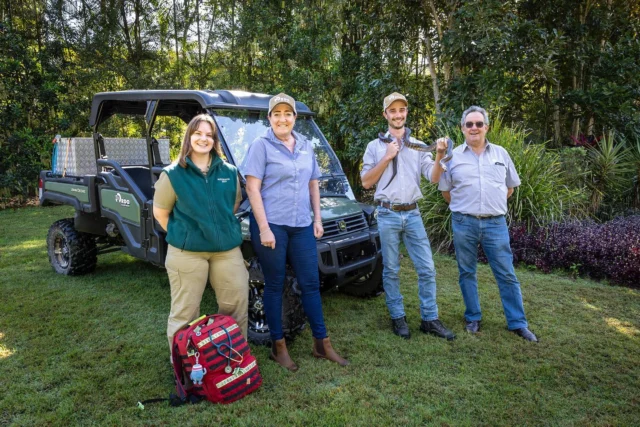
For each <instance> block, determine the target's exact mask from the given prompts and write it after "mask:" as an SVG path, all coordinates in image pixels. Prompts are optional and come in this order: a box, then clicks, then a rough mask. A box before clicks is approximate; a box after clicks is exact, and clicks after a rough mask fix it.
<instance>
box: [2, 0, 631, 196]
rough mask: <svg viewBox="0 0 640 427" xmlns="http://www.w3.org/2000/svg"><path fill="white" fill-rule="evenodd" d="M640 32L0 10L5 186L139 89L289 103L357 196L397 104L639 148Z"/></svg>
mask: <svg viewBox="0 0 640 427" xmlns="http://www.w3.org/2000/svg"><path fill="white" fill-rule="evenodd" d="M639 28H640V3H638V2H628V1H624V0H602V1H596V0H553V1H552V0H506V1H504V0H487V1H483V2H482V3H478V2H476V1H471V0H407V1H404V2H388V1H381V0H335V1H326V0H306V1H302V0H291V1H286V2H285V1H282V0H279V1H276V0H261V1H255V0H244V1H241V0H231V1H219V0H171V1H161V0H148V1H142V0H32V1H29V2H25V1H19V0H2V1H1V2H0V187H4V192H5V193H7V192H8V193H26V192H28V191H30V188H31V189H32V188H33V187H34V186H35V176H33V177H32V178H29V177H30V176H31V174H32V173H33V170H37V169H38V168H39V167H40V166H41V164H42V163H44V165H45V166H46V162H47V153H48V150H50V146H48V145H47V144H48V141H49V140H50V139H51V137H52V136H53V135H54V134H56V133H63V134H65V135H80V134H83V133H86V132H88V131H89V129H88V120H87V115H88V113H89V106H90V101H91V97H92V95H93V94H94V93H95V92H100V91H110V90H121V89H133V88H136V89H145V88H149V89H151V88H201V89H204V88H208V89H217V88H229V89H244V90H248V91H254V92H266V93H277V92H279V91H286V92H288V93H291V94H292V95H293V96H295V97H296V98H299V99H300V100H302V101H304V102H305V103H307V104H308V105H309V106H310V107H311V108H312V109H313V110H315V111H317V112H318V113H319V120H320V123H321V125H322V127H323V130H324V132H325V134H326V135H327V136H328V138H329V140H330V142H331V143H332V145H333V147H334V148H335V149H336V151H337V152H338V155H339V156H340V157H341V159H342V161H343V166H344V168H345V170H346V172H347V174H348V175H349V176H350V178H351V182H352V183H353V184H357V183H358V180H357V179H356V176H357V175H358V169H359V162H360V158H361V155H362V152H363V150H364V146H365V144H366V143H367V142H368V141H369V140H370V139H372V138H373V137H374V135H375V134H376V133H377V132H378V131H379V130H381V129H382V127H383V126H384V121H383V119H382V115H381V113H382V111H381V108H382V107H381V100H382V98H383V96H384V95H386V94H388V93H389V92H391V91H400V92H402V93H405V94H407V96H408V98H409V102H410V106H411V114H410V124H409V125H410V126H411V127H412V128H414V130H415V131H416V133H417V134H418V135H419V136H420V137H423V138H430V137H432V136H433V135H434V134H435V133H436V126H435V125H436V123H437V120H442V121H443V122H444V123H449V124H452V123H455V122H456V121H457V119H458V117H459V115H460V113H461V111H462V110H463V109H464V108H465V107H466V106H469V105H471V104H481V105H483V106H485V107H486V108H488V109H490V110H492V111H493V112H494V113H496V112H499V114H500V115H501V116H502V118H503V120H504V121H505V122H506V123H517V124H522V125H524V126H525V127H526V128H527V129H530V130H531V137H532V138H533V139H534V140H537V141H538V142H547V143H549V144H551V145H552V146H562V145H566V144H570V143H571V142H572V140H579V139H580V138H587V137H589V136H599V135H602V134H603V133H605V132H606V131H609V130H612V129H615V130H617V132H619V133H622V134H624V135H626V136H628V137H638V135H640V115H639V113H638V108H639V106H640V105H639V102H640V101H639V100H640V41H639V39H638V30H639ZM34 163H36V164H35V166H34ZM30 179H31V180H30Z"/></svg>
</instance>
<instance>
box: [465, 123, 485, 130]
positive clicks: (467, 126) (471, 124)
mask: <svg viewBox="0 0 640 427" xmlns="http://www.w3.org/2000/svg"><path fill="white" fill-rule="evenodd" d="M464 125H465V127H466V128H467V129H471V128H472V127H473V125H476V127H477V128H478V129H480V128H481V127H483V126H484V122H466V123H465V124H464Z"/></svg>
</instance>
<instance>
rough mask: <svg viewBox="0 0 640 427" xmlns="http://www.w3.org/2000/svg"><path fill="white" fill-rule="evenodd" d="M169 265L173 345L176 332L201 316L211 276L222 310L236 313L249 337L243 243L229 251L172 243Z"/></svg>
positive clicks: (246, 279)
mask: <svg viewBox="0 0 640 427" xmlns="http://www.w3.org/2000/svg"><path fill="white" fill-rule="evenodd" d="M165 267H166V269H167V273H168V275H169V283H170V285H171V312H170V313H169V321H168V322H167V339H168V340H169V348H171V347H172V344H173V335H174V334H175V333H176V332H177V331H178V330H179V329H181V328H182V327H183V326H185V325H186V324H188V323H189V322H191V321H192V320H194V319H197V318H198V317H199V316H200V302H201V301H202V294H203V293H204V289H205V287H206V286H207V278H209V282H211V286H212V287H213V290H214V292H215V294H216V300H217V301H218V313H219V314H226V315H228V316H231V317H233V318H234V320H235V321H236V322H237V323H238V326H240V329H241V330H242V334H243V335H244V336H245V338H247V311H248V308H249V272H248V271H247V268H246V266H245V263H244V259H243V258H242V252H241V251H240V247H237V248H234V249H231V250H230V251H226V252H190V251H182V250H180V249H177V248H175V247H173V246H171V245H169V247H168V249H167V258H166V261H165Z"/></svg>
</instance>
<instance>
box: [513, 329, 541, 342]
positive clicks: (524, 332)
mask: <svg viewBox="0 0 640 427" xmlns="http://www.w3.org/2000/svg"><path fill="white" fill-rule="evenodd" d="M511 332H513V333H514V334H516V335H518V336H520V337H522V338H524V339H525V340H527V341H531V342H538V337H536V334H534V333H533V332H531V331H530V330H529V329H528V328H520V329H514V330H512V331H511Z"/></svg>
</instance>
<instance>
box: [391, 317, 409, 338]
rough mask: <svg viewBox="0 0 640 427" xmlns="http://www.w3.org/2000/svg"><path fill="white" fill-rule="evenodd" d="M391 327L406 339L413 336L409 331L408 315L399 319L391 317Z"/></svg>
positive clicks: (395, 332)
mask: <svg viewBox="0 0 640 427" xmlns="http://www.w3.org/2000/svg"><path fill="white" fill-rule="evenodd" d="M391 327H392V328H393V333H394V334H396V335H398V336H399V337H401V338H404V339H405V340H408V339H409V338H411V332H409V325H408V324H407V317H406V316H405V317H400V318H399V319H391Z"/></svg>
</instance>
